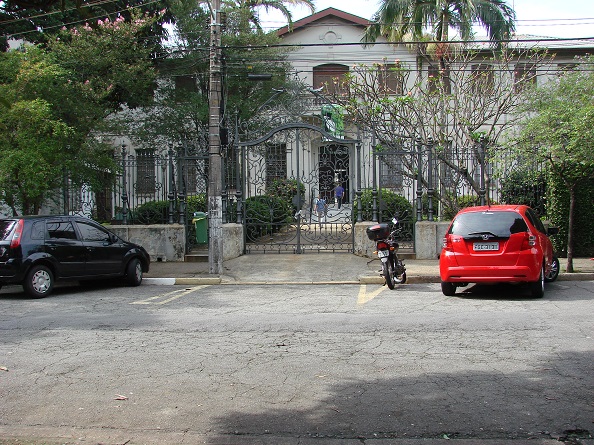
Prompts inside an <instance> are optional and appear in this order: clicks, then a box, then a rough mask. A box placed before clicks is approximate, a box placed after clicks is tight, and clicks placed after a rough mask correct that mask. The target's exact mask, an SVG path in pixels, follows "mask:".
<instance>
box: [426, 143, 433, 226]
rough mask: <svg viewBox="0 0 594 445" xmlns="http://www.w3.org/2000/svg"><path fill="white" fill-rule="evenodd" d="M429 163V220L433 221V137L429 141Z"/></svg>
mask: <svg viewBox="0 0 594 445" xmlns="http://www.w3.org/2000/svg"><path fill="white" fill-rule="evenodd" d="M427 165H428V166H429V176H428V178H427V198H428V205H427V207H428V209H427V212H428V215H429V221H433V191H434V190H433V139H431V138H429V140H428V141H427Z"/></svg>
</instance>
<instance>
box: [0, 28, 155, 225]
mask: <svg viewBox="0 0 594 445" xmlns="http://www.w3.org/2000/svg"><path fill="white" fill-rule="evenodd" d="M151 20H152V19H150V18H147V17H139V18H138V20H136V21H134V22H133V23H126V22H124V21H123V20H117V21H115V22H107V23H106V22H102V23H101V24H99V25H98V28H97V29H92V28H91V27H90V26H84V27H79V28H76V29H73V30H70V31H68V30H64V31H63V32H62V33H61V34H60V36H59V37H57V38H56V39H54V40H52V41H50V42H48V45H47V47H46V48H41V47H34V46H30V47H27V48H26V49H24V50H23V51H11V52H8V53H0V96H1V97H2V98H3V100H2V102H1V103H0V107H1V108H2V112H1V113H0V128H1V129H2V131H0V183H1V189H2V195H1V197H0V199H1V200H2V201H3V202H4V203H6V204H7V205H9V206H10V207H11V209H12V212H13V213H14V214H18V213H19V212H23V213H37V212H38V211H39V209H40V207H41V205H42V203H44V202H45V200H46V199H47V198H48V196H50V195H51V194H52V193H53V191H54V190H55V189H56V188H57V187H59V186H61V185H62V183H63V181H64V179H65V176H66V175H68V178H69V180H70V181H71V182H72V183H73V184H78V185H80V184H83V183H86V184H90V185H91V186H92V187H100V186H101V185H102V180H104V179H105V174H104V173H105V172H106V171H111V172H114V171H115V169H116V167H115V166H114V164H113V159H112V158H113V156H112V154H110V152H109V150H108V149H107V148H108V147H107V146H106V145H105V144H101V143H100V142H99V141H98V140H97V139H96V138H95V137H94V135H95V134H96V133H97V132H98V131H99V130H100V129H101V126H102V124H103V122H104V119H105V118H106V117H107V116H109V115H110V114H112V113H114V112H115V111H118V110H120V109H122V107H134V106H137V105H139V104H140V103H146V101H147V100H148V99H150V98H151V97H152V94H151V93H152V86H153V82H154V69H153V68H152V62H151V59H150V47H148V46H146V45H143V41H142V39H141V40H140V41H139V40H138V32H139V31H141V30H142V28H143V27H144V26H150V24H151ZM112 153H113V149H112Z"/></svg>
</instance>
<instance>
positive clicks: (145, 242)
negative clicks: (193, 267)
mask: <svg viewBox="0 0 594 445" xmlns="http://www.w3.org/2000/svg"><path fill="white" fill-rule="evenodd" d="M108 229H110V230H111V231H112V232H114V233H115V234H116V235H118V236H119V237H120V238H122V239H125V240H127V241H130V242H133V243H136V244H140V245H141V246H142V247H144V248H145V249H146V251H147V252H148V253H149V255H150V256H151V261H183V260H184V255H185V253H186V252H185V251H186V230H185V227H184V226H182V225H180V224H151V225H149V226H137V225H133V226H132V225H130V226H126V225H114V226H109V227H108Z"/></svg>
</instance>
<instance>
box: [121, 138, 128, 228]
mask: <svg viewBox="0 0 594 445" xmlns="http://www.w3.org/2000/svg"><path fill="white" fill-rule="evenodd" d="M127 174H128V171H127V169H126V144H122V224H124V225H126V224H128V182H127V179H126V175H127Z"/></svg>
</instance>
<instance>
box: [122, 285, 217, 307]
mask: <svg viewBox="0 0 594 445" xmlns="http://www.w3.org/2000/svg"><path fill="white" fill-rule="evenodd" d="M209 286H210V285H209V284H203V285H200V286H194V287H190V288H184V289H178V290H174V291H171V292H167V293H164V294H159V295H155V296H153V297H149V298H146V299H144V300H138V301H133V302H131V303H130V304H154V305H163V304H166V303H170V302H172V301H175V300H177V299H179V298H181V297H184V296H186V295H188V294H191V293H192V292H195V291H197V290H200V289H203V288H205V287H209ZM157 300H159V301H157Z"/></svg>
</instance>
